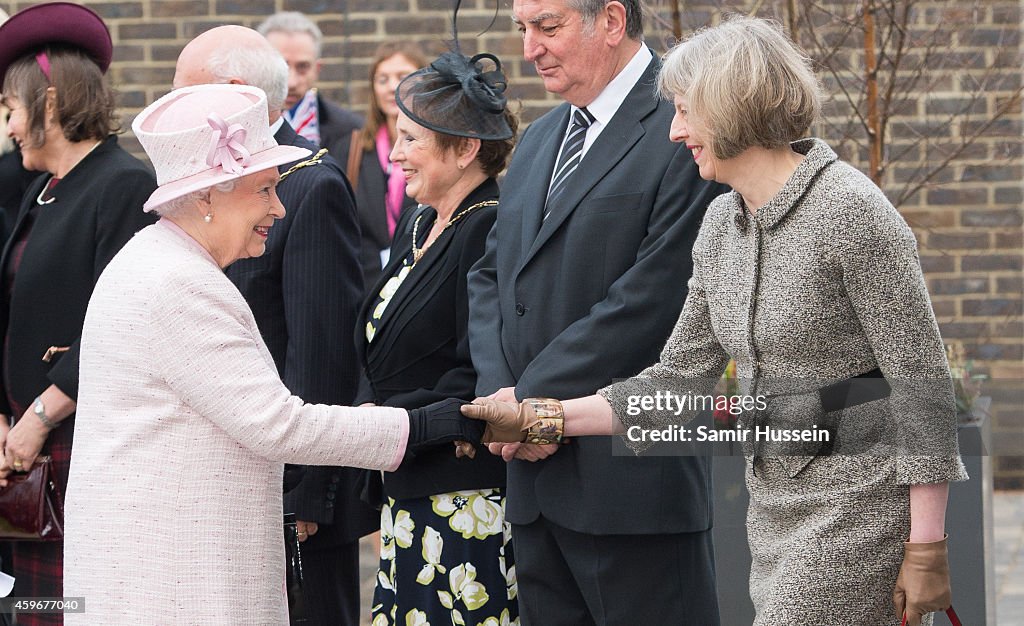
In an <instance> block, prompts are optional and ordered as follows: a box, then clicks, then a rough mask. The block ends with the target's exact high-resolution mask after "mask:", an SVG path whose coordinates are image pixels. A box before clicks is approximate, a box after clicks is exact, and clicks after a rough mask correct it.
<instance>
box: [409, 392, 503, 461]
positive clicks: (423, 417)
mask: <svg viewBox="0 0 1024 626" xmlns="http://www.w3.org/2000/svg"><path fill="white" fill-rule="evenodd" d="M463 404H469V403H468V402H466V401H465V400H459V399H456V398H449V399H447V400H441V401H440V402H435V403H433V404H428V405H427V406H425V407H423V408H421V409H410V410H409V445H408V446H406V451H407V452H409V453H411V454H413V455H415V454H416V453H417V452H420V451H422V450H426V449H428V448H431V447H433V446H437V445H438V444H443V443H448V442H451V441H468V442H469V443H471V444H473V445H479V444H480V438H481V437H482V436H483V434H484V426H486V422H481V421H478V420H474V419H470V418H468V417H465V416H463V415H462V412H461V411H459V408H460V407H461V406H462V405H463ZM453 454H454V451H453Z"/></svg>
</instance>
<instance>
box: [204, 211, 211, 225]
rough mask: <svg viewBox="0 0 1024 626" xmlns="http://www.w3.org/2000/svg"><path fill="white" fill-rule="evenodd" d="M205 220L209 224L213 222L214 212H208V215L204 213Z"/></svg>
mask: <svg viewBox="0 0 1024 626" xmlns="http://www.w3.org/2000/svg"><path fill="white" fill-rule="evenodd" d="M203 221H204V222H206V223H207V224H209V223H210V222H212V221H213V213H207V214H206V215H204V216H203Z"/></svg>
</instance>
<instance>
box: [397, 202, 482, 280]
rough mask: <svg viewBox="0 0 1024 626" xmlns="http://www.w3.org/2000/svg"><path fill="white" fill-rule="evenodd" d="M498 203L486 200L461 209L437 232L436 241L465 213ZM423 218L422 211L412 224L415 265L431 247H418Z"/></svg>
mask: <svg viewBox="0 0 1024 626" xmlns="http://www.w3.org/2000/svg"><path fill="white" fill-rule="evenodd" d="M497 205H498V201H497V200H484V201H483V202H477V203H476V204H474V205H473V206H471V207H467V208H465V209H464V210H462V211H460V212H459V213H458V214H457V215H456V216H455V217H453V218H452V219H450V220H448V223H447V224H445V225H444V228H442V229H441V232H440V233H437V237H435V238H434V241H437V239H438V237H440V236H441V234H442V233H444V231H446V230H448V227H449V226H451V225H452V224H454V223H455V222H457V221H459V220H460V219H461V218H462V217H463V216H464V215H466V214H467V213H469V212H470V211H473V210H475V209H479V208H480V207H485V206H497ZM422 218H423V214H422V213H420V214H419V215H417V216H416V221H415V222H413V225H412V264H413V265H416V264H417V263H419V262H420V259H422V258H423V255H424V254H426V252H427V250H428V249H429V248H430V246H427V247H425V248H417V247H416V240H417V239H418V237H417V236H416V232H417V231H418V230H419V228H420V219H422Z"/></svg>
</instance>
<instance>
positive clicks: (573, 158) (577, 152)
mask: <svg viewBox="0 0 1024 626" xmlns="http://www.w3.org/2000/svg"><path fill="white" fill-rule="evenodd" d="M593 122H594V116H593V115H591V114H590V111H588V110H587V109H586V108H583V109H576V111H574V112H573V114H572V124H570V127H569V134H567V135H566V136H565V141H564V142H562V154H561V156H560V157H559V158H558V165H556V166H555V175H554V176H553V177H552V178H551V187H549V188H548V198H547V201H546V202H545V205H548V204H550V203H551V200H552V198H554V197H555V196H556V195H558V193H559V192H560V191H562V189H564V187H565V181H566V180H568V179H569V176H571V175H572V173H573V172H575V171H576V168H577V167H579V164H580V157H581V155H582V154H583V142H584V141H586V139H587V129H588V128H589V127H590V125H591V124H592V123H593ZM548 213H549V212H545V213H544V218H545V219H547V217H548Z"/></svg>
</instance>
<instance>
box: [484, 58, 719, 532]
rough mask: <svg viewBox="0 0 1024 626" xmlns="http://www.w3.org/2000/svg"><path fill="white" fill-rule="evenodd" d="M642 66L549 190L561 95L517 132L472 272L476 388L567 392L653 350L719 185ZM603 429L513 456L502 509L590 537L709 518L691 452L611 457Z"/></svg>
mask: <svg viewBox="0 0 1024 626" xmlns="http://www.w3.org/2000/svg"><path fill="white" fill-rule="evenodd" d="M656 70H657V60H653V61H652V62H651V64H650V65H649V66H648V67H647V69H646V71H645V72H644V74H643V77H642V78H641V80H640V81H639V82H638V83H637V85H636V86H635V87H634V88H633V90H632V91H631V92H630V93H629V95H628V96H627V98H626V100H625V101H624V102H623V103H622V105H621V106H620V107H619V109H618V111H617V112H616V114H615V115H614V117H613V118H612V119H611V121H610V122H609V124H608V126H607V127H606V128H604V129H603V131H602V132H601V135H600V136H599V137H598V138H597V140H596V141H595V142H594V144H593V146H591V148H590V149H589V151H588V152H587V154H586V156H585V158H584V159H583V161H582V162H581V164H580V166H579V169H577V170H576V172H575V173H573V175H572V178H571V179H570V180H569V182H568V186H567V188H566V190H565V191H564V192H563V193H562V194H561V195H560V196H559V201H558V202H556V203H554V205H553V206H550V207H548V209H549V210H550V211H551V213H550V215H549V217H548V218H547V219H546V220H543V222H542V211H543V209H544V203H545V196H546V194H547V188H548V181H549V180H550V177H551V173H552V170H553V168H554V162H555V158H556V154H557V153H558V149H559V146H560V144H561V141H562V138H563V136H564V132H565V129H566V127H567V125H568V121H569V111H570V108H569V105H568V104H562V105H561V106H559V107H557V108H555V109H554V110H553V111H551V112H550V113H548V114H546V115H545V116H543V117H542V118H540V119H539V120H537V121H536V122H534V123H533V124H531V125H530V127H529V128H528V129H527V130H526V132H525V133H524V134H523V137H522V139H521V140H520V142H519V145H518V147H517V148H516V152H515V155H514V157H513V159H512V163H511V165H510V167H509V170H508V174H507V176H506V178H505V181H504V183H503V185H502V187H503V190H504V191H503V193H502V211H501V213H500V214H499V215H498V221H497V223H496V224H495V227H494V228H493V229H492V230H491V233H490V235H489V236H488V242H487V253H486V254H485V255H484V257H483V258H482V259H481V260H480V262H479V263H478V265H477V266H476V267H475V268H474V272H473V274H472V275H471V278H470V294H471V295H470V298H471V300H470V301H471V306H470V312H471V315H470V345H471V347H472V354H473V363H474V364H475V365H476V368H477V373H478V376H479V379H478V380H479V382H478V384H477V393H478V394H480V395H484V394H489V393H492V392H493V391H495V390H496V389H498V388H501V387H508V386H515V389H516V397H517V398H519V399H523V398H526V397H534V396H549V397H554V398H576V397H579V396H585V395H589V394H592V393H594V392H595V391H597V390H598V389H599V388H601V387H603V386H605V385H607V384H609V383H610V382H612V381H613V380H615V379H617V378H624V377H628V376H630V375H632V374H635V373H637V372H638V371H640V370H641V369H642V368H644V367H645V366H647V365H650V364H652V363H654V362H655V361H657V359H658V354H659V352H660V350H661V348H662V346H664V344H665V340H666V339H667V338H668V336H669V333H670V331H671V330H672V327H673V325H674V323H675V321H676V319H677V317H678V316H679V311H680V309H681V308H682V304H683V300H684V299H685V297H686V283H687V280H688V279H689V277H690V273H691V267H692V266H691V257H690V251H691V248H692V246H693V241H694V239H695V237H696V235H697V229H698V226H699V225H700V220H701V217H702V216H703V214H704V211H705V209H706V208H707V204H708V202H710V201H711V199H712V198H713V197H714V196H716V195H717V194H718V193H720V191H722V188H721V187H720V186H717V185H714V184H709V183H706V182H704V181H702V180H700V178H699V177H698V174H697V168H696V166H695V165H694V162H693V158H692V156H691V154H690V152H689V151H688V150H686V148H685V147H684V146H682V145H675V144H672V143H670V141H669V139H668V129H669V124H670V121H671V119H672V114H673V109H672V105H671V104H670V103H668V102H664V101H662V102H659V101H658V100H657V99H656V98H655V96H654V95H653V94H654V78H655V75H656ZM612 443H613V442H612V441H610V440H609V438H606V437H578V438H574V439H572V441H571V442H570V443H568V444H566V445H563V446H562V447H561V449H560V450H559V451H557V452H556V453H555V454H554V455H553V456H551V457H549V458H548V459H546V460H544V461H541V462H538V463H528V462H525V461H513V462H512V463H510V464H509V475H508V481H509V482H508V501H507V510H506V516H507V519H508V520H509V521H511V522H512V523H516V524H527V523H530V522H532V521H533V520H535V519H536V518H537V517H538V515H540V514H543V515H544V516H545V518H547V519H550V520H551V521H553V522H555V523H556V524H559V525H561V526H563V527H566V528H570V529H572V530H576V531H578V532H584V533H591V534H654V533H672V532H689V531H701V530H706V529H708V528H709V527H710V523H711V507H710V491H709V487H710V484H709V483H710V466H709V463H708V462H707V461H708V460H707V459H705V458H702V457H692V456H691V457H685V458H682V457H677V458H670V457H661V458H653V457H643V458H635V457H632V456H628V455H623V456H613V454H612Z"/></svg>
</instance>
